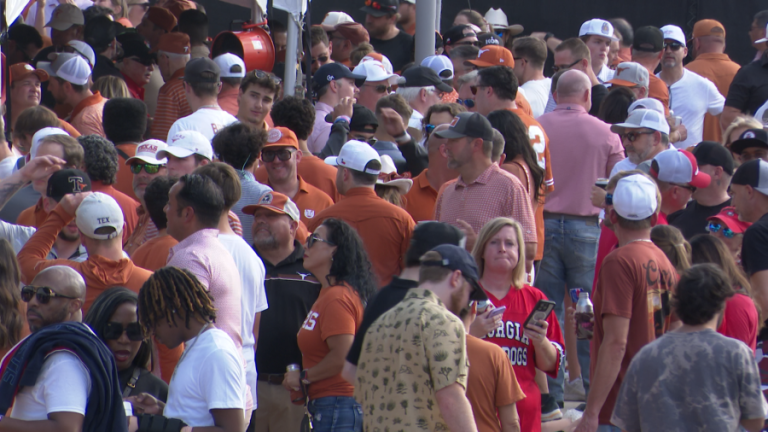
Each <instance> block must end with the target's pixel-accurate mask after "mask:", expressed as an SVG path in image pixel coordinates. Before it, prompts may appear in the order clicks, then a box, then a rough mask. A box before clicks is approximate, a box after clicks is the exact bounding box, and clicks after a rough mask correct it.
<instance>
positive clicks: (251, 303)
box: [219, 234, 269, 409]
mask: <svg viewBox="0 0 768 432" xmlns="http://www.w3.org/2000/svg"><path fill="white" fill-rule="evenodd" d="M219 241H220V242H221V244H222V245H224V247H225V248H226V249H227V250H228V251H229V253H230V254H231V255H232V258H233V259H234V260H235V265H237V270H238V271H240V283H241V285H242V287H243V296H242V321H243V326H242V328H241V330H240V335H241V336H242V338H243V358H245V363H246V366H245V378H246V382H247V384H248V385H249V386H250V387H251V397H252V398H253V408H254V409H256V402H257V401H256V378H257V371H256V358H255V357H256V356H255V352H254V345H255V344H256V338H255V337H254V335H253V321H254V317H255V316H256V314H257V313H259V312H263V311H265V310H267V308H268V307H269V306H268V304H267V293H266V291H265V290H264V277H265V275H266V270H265V269H264V264H263V263H262V261H261V259H260V258H259V256H258V255H256V252H254V251H253V248H251V247H250V246H248V243H246V242H245V240H243V238H242V237H240V236H239V235H233V234H219Z"/></svg>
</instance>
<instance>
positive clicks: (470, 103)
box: [456, 99, 475, 108]
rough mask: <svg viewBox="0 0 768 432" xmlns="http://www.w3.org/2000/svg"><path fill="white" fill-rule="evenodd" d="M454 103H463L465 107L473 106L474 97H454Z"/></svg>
mask: <svg viewBox="0 0 768 432" xmlns="http://www.w3.org/2000/svg"><path fill="white" fill-rule="evenodd" d="M456 103H457V104H459V105H464V106H465V107H467V108H474V106H475V100H474V99H456Z"/></svg>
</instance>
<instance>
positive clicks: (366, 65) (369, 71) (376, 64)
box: [352, 60, 398, 84]
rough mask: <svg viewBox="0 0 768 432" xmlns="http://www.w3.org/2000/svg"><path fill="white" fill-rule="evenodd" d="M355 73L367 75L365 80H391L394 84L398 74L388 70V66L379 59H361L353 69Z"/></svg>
mask: <svg viewBox="0 0 768 432" xmlns="http://www.w3.org/2000/svg"><path fill="white" fill-rule="evenodd" d="M352 73H353V74H355V75H363V76H365V82H367V83H369V82H377V81H385V80H387V81H390V82H391V83H393V84H394V82H395V80H397V77H398V75H397V74H394V73H392V72H387V68H386V67H385V66H384V65H383V64H382V63H381V62H380V61H378V60H367V61H361V62H360V64H358V65H357V66H355V69H354V70H353V71H352Z"/></svg>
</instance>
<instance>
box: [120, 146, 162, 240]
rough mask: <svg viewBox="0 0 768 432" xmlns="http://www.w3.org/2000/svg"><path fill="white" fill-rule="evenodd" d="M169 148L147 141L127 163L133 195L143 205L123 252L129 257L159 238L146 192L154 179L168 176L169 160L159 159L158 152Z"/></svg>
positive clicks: (139, 209) (137, 148) (138, 211)
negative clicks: (167, 164) (145, 197)
mask: <svg viewBox="0 0 768 432" xmlns="http://www.w3.org/2000/svg"><path fill="white" fill-rule="evenodd" d="M167 147H168V146H167V145H166V144H165V143H164V142H162V141H160V140H156V139H151V140H147V141H144V142H143V143H141V144H139V145H138V147H136V156H134V157H131V158H129V159H128V160H126V161H125V167H124V168H123V169H125V168H129V169H130V170H131V173H133V183H132V185H133V193H134V194H135V195H136V198H137V199H138V200H139V203H140V204H141V205H140V206H139V208H138V209H136V212H137V214H138V216H139V221H138V223H137V224H136V228H135V229H134V230H133V232H132V233H131V236H130V237H128V240H127V241H126V243H125V246H124V247H123V250H124V251H125V252H126V253H127V254H128V255H132V254H133V252H134V251H135V250H136V249H138V248H139V246H141V245H143V244H144V243H145V242H147V241H148V240H150V239H153V238H155V237H156V236H157V227H156V226H155V224H154V223H153V222H152V220H151V219H150V217H149V213H148V212H147V208H146V206H145V204H144V190H145V189H146V188H147V185H148V184H149V182H151V181H152V179H154V178H155V177H159V176H163V175H166V174H167V169H166V167H165V164H166V163H167V162H168V159H166V158H162V159H157V152H158V151H160V150H164V149H165V148H167Z"/></svg>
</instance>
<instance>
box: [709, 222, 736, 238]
mask: <svg viewBox="0 0 768 432" xmlns="http://www.w3.org/2000/svg"><path fill="white" fill-rule="evenodd" d="M721 229H722V230H723V235H724V236H725V238H729V239H730V238H733V236H735V235H736V233H735V232H733V230H731V229H730V228H728V227H724V226H722V225H721V224H719V223H714V222H710V223H709V225H707V231H709V232H711V233H712V234H714V233H716V232H718V231H720V230H721Z"/></svg>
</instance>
